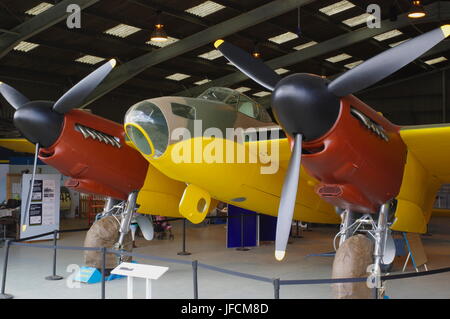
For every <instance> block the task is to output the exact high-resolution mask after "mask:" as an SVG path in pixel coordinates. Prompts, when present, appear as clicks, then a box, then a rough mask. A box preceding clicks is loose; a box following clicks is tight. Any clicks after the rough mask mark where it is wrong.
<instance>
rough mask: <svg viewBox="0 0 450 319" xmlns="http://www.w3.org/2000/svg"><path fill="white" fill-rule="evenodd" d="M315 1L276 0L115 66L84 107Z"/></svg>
mask: <svg viewBox="0 0 450 319" xmlns="http://www.w3.org/2000/svg"><path fill="white" fill-rule="evenodd" d="M313 1H314V0H274V1H272V2H270V3H267V4H265V5H262V6H260V7H258V8H256V9H254V10H251V11H249V12H246V13H244V14H241V15H239V16H237V17H234V18H231V19H229V20H227V21H224V22H221V23H218V24H216V25H214V26H211V27H210V28H207V29H205V30H203V31H200V32H198V33H196V34H193V35H191V36H188V37H186V38H184V39H182V40H180V41H178V42H175V43H174V44H172V45H170V46H167V47H164V48H161V49H158V50H155V51H154V52H150V53H148V54H145V55H142V56H140V57H138V58H136V59H134V60H132V61H130V62H128V63H125V64H123V65H120V66H118V67H116V68H115V69H114V70H113V71H112V72H111V73H110V74H109V76H108V77H107V78H106V79H105V80H104V81H103V83H102V84H101V85H100V86H99V87H98V88H97V89H96V90H95V91H94V92H93V93H92V94H91V95H90V96H89V97H88V98H87V99H86V101H85V103H84V106H85V105H87V104H89V103H91V102H92V101H94V100H96V99H98V98H100V97H101V96H103V95H105V94H106V93H108V92H109V91H111V90H112V89H114V88H115V87H117V86H119V85H121V84H122V83H124V82H126V81H127V80H129V79H131V78H132V77H134V76H136V75H137V74H139V73H141V72H142V71H144V70H145V69H147V68H149V67H151V66H153V65H156V64H158V63H161V62H164V61H167V60H170V59H172V58H174V57H176V56H178V55H181V54H184V53H186V52H189V51H192V50H194V49H196V48H199V47H201V46H204V45H207V44H212V43H213V42H214V41H215V40H216V39H218V38H222V37H226V36H228V35H231V34H234V33H237V32H239V31H241V30H243V29H246V28H248V27H250V26H252V25H255V24H258V23H261V22H263V21H265V20H268V19H271V18H273V17H276V16H278V15H281V14H283V13H286V12H288V11H290V10H293V9H295V8H297V7H299V6H302V5H305V4H308V3H311V2H313Z"/></svg>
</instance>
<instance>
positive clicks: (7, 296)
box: [0, 240, 14, 299]
mask: <svg viewBox="0 0 450 319" xmlns="http://www.w3.org/2000/svg"><path fill="white" fill-rule="evenodd" d="M10 246H11V241H9V240H6V242H5V259H4V261H3V277H2V291H1V293H0V299H12V298H14V296H13V295H10V294H5V286H6V272H7V270H8V257H9V247H10Z"/></svg>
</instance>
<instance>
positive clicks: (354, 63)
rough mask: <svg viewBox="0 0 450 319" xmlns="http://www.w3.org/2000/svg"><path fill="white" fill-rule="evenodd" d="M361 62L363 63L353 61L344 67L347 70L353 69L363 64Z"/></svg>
mask: <svg viewBox="0 0 450 319" xmlns="http://www.w3.org/2000/svg"><path fill="white" fill-rule="evenodd" d="M363 62H364V60H359V61H355V62H352V63H349V64H346V65H345V67H346V68H347V69H353V68H354V67H355V66H358V65H360V64H361V63H363Z"/></svg>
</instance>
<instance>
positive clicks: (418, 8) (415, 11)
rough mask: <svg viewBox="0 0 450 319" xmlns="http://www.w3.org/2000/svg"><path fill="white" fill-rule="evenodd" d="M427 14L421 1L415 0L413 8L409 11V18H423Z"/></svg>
mask: <svg viewBox="0 0 450 319" xmlns="http://www.w3.org/2000/svg"><path fill="white" fill-rule="evenodd" d="M426 14H427V13H426V12H425V9H424V7H423V5H422V3H421V1H420V0H413V1H412V5H411V9H409V12H408V18H412V19H418V18H423V17H424V16H426Z"/></svg>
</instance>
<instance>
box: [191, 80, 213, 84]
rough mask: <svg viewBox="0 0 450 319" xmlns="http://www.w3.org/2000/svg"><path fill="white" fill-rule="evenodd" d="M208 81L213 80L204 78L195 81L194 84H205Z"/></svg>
mask: <svg viewBox="0 0 450 319" xmlns="http://www.w3.org/2000/svg"><path fill="white" fill-rule="evenodd" d="M208 82H211V80H208V79H204V80H200V81H197V82H194V84H196V85H202V84H205V83H208Z"/></svg>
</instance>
